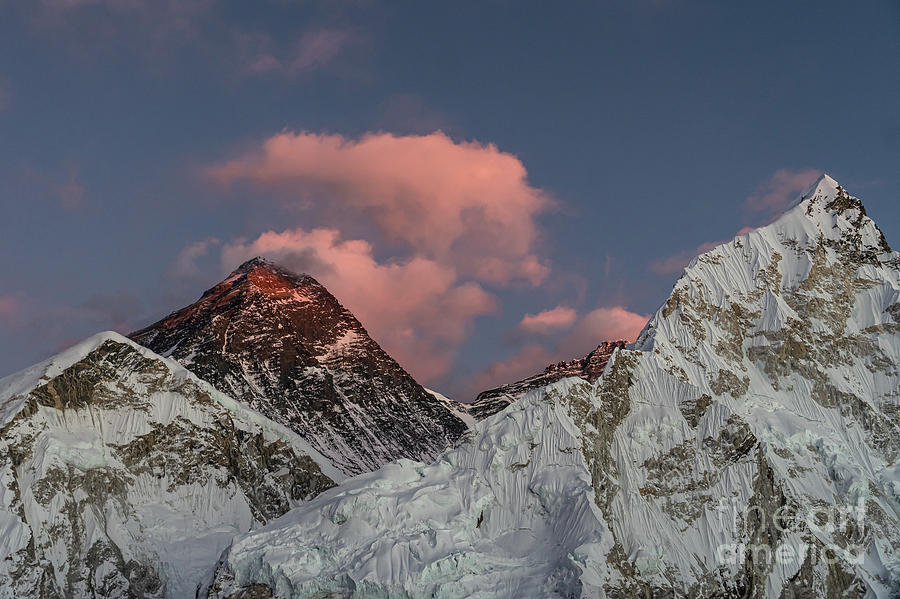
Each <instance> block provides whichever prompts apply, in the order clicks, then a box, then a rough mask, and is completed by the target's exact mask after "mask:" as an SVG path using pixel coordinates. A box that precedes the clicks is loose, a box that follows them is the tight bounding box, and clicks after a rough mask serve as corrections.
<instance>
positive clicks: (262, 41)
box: [237, 28, 363, 76]
mask: <svg viewBox="0 0 900 599" xmlns="http://www.w3.org/2000/svg"><path fill="white" fill-rule="evenodd" d="M362 41H363V40H362V37H361V36H359V35H358V34H355V33H353V32H351V31H349V30H346V29H337V28H324V29H311V30H308V31H305V32H303V33H302V34H301V35H300V37H299V39H297V41H296V43H295V44H294V45H293V47H292V48H291V49H284V48H280V47H278V44H276V43H275V41H274V40H273V39H272V38H271V37H269V36H268V35H265V34H256V33H247V32H238V33H237V45H238V48H239V49H240V50H241V51H242V54H243V55H244V58H243V60H242V62H243V63H244V64H245V66H244V70H245V71H246V72H249V73H252V74H257V75H261V74H266V73H278V74H282V75H290V76H296V75H300V74H302V73H305V72H308V71H314V70H316V69H320V68H322V67H324V66H326V65H328V64H329V63H330V62H332V61H334V60H335V59H336V58H338V56H339V55H340V54H342V53H343V52H344V51H345V50H346V49H347V48H349V47H350V46H353V45H357V44H359V43H361V42H362Z"/></svg>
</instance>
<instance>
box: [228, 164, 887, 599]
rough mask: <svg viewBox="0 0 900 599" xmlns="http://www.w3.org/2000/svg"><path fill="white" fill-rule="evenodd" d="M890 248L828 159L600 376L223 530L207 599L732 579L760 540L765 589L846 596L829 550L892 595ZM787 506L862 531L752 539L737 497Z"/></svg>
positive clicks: (704, 268) (718, 252)
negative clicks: (254, 593)
mask: <svg viewBox="0 0 900 599" xmlns="http://www.w3.org/2000/svg"><path fill="white" fill-rule="evenodd" d="M838 200H840V201H838ZM841 202H843V204H841ZM898 264H900V256H898V254H896V253H894V252H891V251H889V250H888V249H887V248H886V247H885V246H883V245H882V236H881V233H880V231H879V230H878V229H877V227H876V226H875V224H874V223H873V222H872V221H871V220H870V219H868V218H867V217H864V216H863V214H862V212H861V208H860V207H857V206H854V204H853V202H852V201H850V200H848V199H847V197H846V196H845V195H844V192H843V190H842V189H840V188H839V187H838V185H837V183H836V182H835V181H834V180H833V179H831V178H830V177H828V176H824V177H822V178H821V179H820V180H819V181H817V182H816V184H815V185H813V186H812V187H811V188H810V189H809V190H808V191H807V192H806V193H805V194H804V195H803V196H802V197H801V198H800V201H798V202H797V204H796V205H795V206H793V207H792V208H791V209H789V210H788V211H787V212H786V213H785V215H784V216H782V218H780V219H779V220H778V221H776V222H774V223H772V224H771V225H768V226H766V227H763V228H761V229H757V230H755V231H751V232H749V233H747V234H745V235H741V236H738V237H736V238H735V239H734V240H732V241H731V242H728V243H726V244H723V245H721V246H719V247H717V248H714V249H713V250H711V251H710V252H707V253H706V254H703V255H702V256H699V257H697V258H695V259H694V260H693V261H692V262H691V263H690V264H689V266H688V267H687V268H686V269H685V272H684V274H683V276H682V278H681V279H680V280H679V281H678V282H677V283H676V284H675V287H674V289H673V294H672V296H671V298H670V299H669V301H668V302H667V303H666V304H665V305H664V306H663V307H661V308H660V310H659V311H658V312H657V313H656V314H655V316H654V317H653V318H652V319H651V321H650V322H649V323H648V325H647V328H646V329H645V330H644V331H643V333H642V334H641V335H640V337H639V338H638V340H637V341H636V342H635V344H633V345H632V346H631V347H630V348H629V349H626V350H619V351H617V352H616V353H615V354H614V355H613V358H612V359H611V361H610V363H609V364H608V365H607V367H606V371H605V372H604V374H603V376H602V377H601V378H600V379H599V380H598V381H597V382H596V383H595V384H594V385H593V386H591V385H589V384H588V383H585V382H583V381H578V380H576V379H564V380H562V381H560V382H558V383H555V384H553V385H550V386H548V387H545V388H543V389H540V390H538V391H535V392H532V393H530V394H529V395H527V396H526V397H525V398H523V399H522V400H521V401H519V402H516V403H514V404H512V405H511V406H509V407H508V408H507V409H506V410H505V411H503V412H501V413H499V414H497V415H495V416H494V417H491V418H489V419H487V420H485V421H483V422H481V423H479V424H477V425H475V426H473V427H472V428H471V429H470V431H469V433H468V436H467V437H464V440H463V441H462V442H461V444H460V445H459V446H458V447H456V448H454V449H450V450H448V451H447V452H446V453H445V454H444V455H443V456H442V457H441V458H439V459H438V460H437V461H436V462H434V463H433V464H430V465H426V464H421V463H417V462H410V461H405V460H404V461H400V462H396V463H393V464H389V465H387V466H385V467H383V468H382V469H381V470H379V471H377V472H375V473H371V474H366V475H361V476H358V477H355V478H352V479H349V480H348V481H346V482H345V483H344V484H343V485H342V486H340V487H338V488H336V489H333V490H331V491H328V492H326V493H324V494H323V495H321V496H320V497H318V498H317V499H316V500H314V501H312V502H310V503H308V504H306V505H304V506H301V507H299V508H297V509H296V510H294V511H292V512H290V513H288V514H286V515H285V516H284V517H282V518H280V519H278V520H276V521H274V522H272V523H270V524H269V525H267V526H266V527H264V528H262V529H260V530H258V531H253V532H251V533H249V534H246V535H243V536H240V537H238V538H237V539H236V540H235V542H234V543H233V545H232V546H231V547H230V548H229V550H228V551H227V552H226V554H225V556H224V558H223V562H222V565H221V567H220V569H219V571H218V573H217V576H216V586H214V587H213V588H214V593H213V594H212V596H214V597H227V596H229V594H230V593H231V592H232V591H235V590H239V589H241V588H246V587H247V586H249V585H251V584H254V583H257V584H263V585H268V586H269V587H270V588H271V589H273V590H274V591H275V593H276V596H278V597H309V596H312V595H314V594H315V593H322V594H327V593H329V592H332V593H336V594H340V593H350V592H353V596H355V597H384V596H409V597H468V596H482V597H550V596H584V597H603V596H606V593H607V590H609V589H616V590H618V591H619V592H620V593H621V592H624V591H625V590H627V589H636V588H646V589H648V590H650V589H657V590H659V592H665V591H671V590H674V591H675V592H676V593H678V594H681V595H685V596H697V595H704V594H713V593H721V594H726V595H727V594H728V593H730V592H735V587H736V585H738V584H741V583H742V581H745V579H743V578H742V577H743V576H744V575H745V573H744V568H745V566H746V562H745V555H744V553H743V551H744V550H745V548H747V547H748V546H750V545H757V544H759V543H761V542H763V540H766V539H767V540H768V541H769V542H770V545H769V546H767V547H766V549H768V550H770V551H771V553H770V555H771V556H773V557H772V561H771V563H766V562H765V561H761V562H760V563H761V564H762V565H763V566H764V568H763V569H762V570H760V571H758V574H759V576H760V578H759V580H760V581H761V582H760V583H759V585H760V586H759V588H758V589H757V593H758V595H759V596H763V597H771V598H775V597H779V596H781V595H782V592H783V590H784V589H785V588H786V587H787V586H788V585H789V584H791V583H790V582H789V581H790V580H791V579H792V578H794V577H795V576H798V573H799V572H800V570H801V568H802V567H805V568H808V569H809V572H808V574H807V575H808V576H809V581H808V582H807V583H804V584H807V585H808V588H807V589H806V591H807V592H811V593H814V594H815V595H816V596H825V595H826V594H831V595H837V594H841V593H842V592H843V589H841V588H840V587H838V586H835V585H838V584H839V581H838V580H837V579H836V578H834V577H833V576H831V575H830V574H829V570H828V569H827V568H826V566H825V565H824V564H823V563H822V562H821V561H815V560H813V561H812V562H810V563H809V564H806V565H804V560H803V555H804V554H805V553H806V552H811V551H821V550H822V549H824V548H830V549H833V550H835V551H837V552H838V555H843V556H845V559H844V561H842V562H841V564H840V566H839V567H840V568H842V569H844V570H846V571H849V572H850V573H852V577H851V578H855V580H856V582H857V583H858V584H859V585H860V588H861V594H862V596H865V597H877V598H885V599H886V598H887V597H891V596H895V593H896V592H897V591H898V589H900V501H898V493H900V479H898V475H900V468H898V467H897V465H896V459H897V457H898V454H900V422H898V420H897V418H898V416H897V415H898V399H897V398H898V397H900V373H898V365H900V335H898V331H900V322H896V321H895V320H894V316H892V310H893V311H895V312H896V311H897V302H898V298H900V269H898ZM778 352H782V354H778ZM779 355H780V356H781V357H780V358H772V357H773V356H779ZM623 372H625V373H626V374H622V373H623ZM626 375H627V376H626ZM626 380H627V381H629V382H625V383H623V382H622V381H626ZM704 398H705V400H704ZM701 400H703V401H705V402H706V403H705V404H703V406H705V407H703V408H702V409H701V408H698V407H697V406H700V405H701V404H700V402H701ZM585 405H587V406H589V408H588V414H593V416H590V417H585V418H581V417H577V409H576V408H575V406H581V408H580V409H584V406H585ZM688 416H691V418H693V419H694V420H689V418H688ZM588 460H589V461H590V463H588ZM767 481H771V483H769V482H767ZM592 485H593V488H592ZM595 488H596V489H597V493H596V494H595V493H594V490H595ZM607 491H608V493H607ZM782 504H784V505H786V506H789V507H792V508H794V509H796V510H797V513H798V517H800V519H801V520H802V517H803V516H807V517H808V516H809V514H808V512H809V510H810V509H824V508H829V509H831V510H832V511H834V512H836V513H839V514H840V513H849V514H856V515H858V516H860V518H861V521H863V522H864V527H863V530H864V537H863V539H862V541H863V543H862V545H861V546H860V547H859V548H858V550H856V551H855V552H854V551H851V552H850V554H849V555H848V554H847V552H846V551H845V550H844V548H848V547H849V548H850V549H853V546H852V544H851V545H848V544H847V538H846V537H845V536H844V535H845V533H846V532H847V529H846V528H843V529H842V528H841V527H840V526H832V527H820V526H809V527H808V528H807V529H803V528H802V527H801V528H798V529H796V530H785V531H782V532H781V533H779V534H774V535H773V536H770V537H766V538H765V539H763V540H760V538H757V537H756V536H754V535H755V530H752V527H749V526H748V523H747V520H746V519H747V518H748V517H749V516H747V514H748V513H749V511H748V510H752V509H759V510H762V511H763V513H766V509H767V508H768V509H772V508H771V506H780V505H782ZM753 506H756V508H754V507H753ZM860 510H862V512H865V513H861V512H860ZM482 516H483V519H482ZM766 517H768V518H771V517H773V514H771V513H766ZM479 520H481V526H478V522H479ZM807 521H809V520H808V519H807ZM729 555H732V556H733V559H731V558H730V557H729ZM774 556H780V557H779V558H778V559H775V557H774ZM857 558H858V559H857ZM809 585H811V586H809ZM701 590H702V592H701Z"/></svg>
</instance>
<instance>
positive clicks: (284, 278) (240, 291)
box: [131, 258, 466, 474]
mask: <svg viewBox="0 0 900 599" xmlns="http://www.w3.org/2000/svg"><path fill="white" fill-rule="evenodd" d="M131 338H132V339H134V340H135V341H137V342H138V343H141V344H143V345H145V346H147V347H148V348H150V349H152V350H153V351H156V352H157V353H160V354H162V355H165V356H171V357H172V358H174V359H175V360H178V361H179V362H181V363H182V364H183V365H184V366H186V367H187V368H188V369H189V370H191V371H192V372H194V373H195V374H196V375H197V376H199V377H200V378H202V379H204V380H206V381H208V382H209V383H211V384H212V385H213V386H215V387H216V388H217V389H219V390H220V391H222V392H223V393H226V394H228V395H230V396H231V397H234V398H236V399H238V400H240V401H243V402H244V403H246V404H247V405H248V406H250V407H251V408H253V409H255V410H257V411H259V412H261V413H262V414H263V415H265V416H267V417H269V418H271V419H273V420H275V421H277V422H280V423H282V424H284V425H285V426H287V427H289V428H290V429H292V430H294V431H295V432H297V433H299V434H300V435H301V436H303V437H304V438H306V439H307V440H308V441H309V442H310V444H311V445H312V446H313V447H314V448H315V449H317V450H318V451H319V452H321V453H322V454H323V455H325V456H326V457H327V458H329V459H330V460H332V462H333V463H334V465H335V466H337V467H338V468H339V469H341V470H342V471H344V472H346V473H347V474H358V473H360V472H365V471H369V470H374V469H376V468H378V467H379V466H381V465H382V464H384V463H386V462H389V461H391V460H394V459H397V458H401V457H405V458H411V459H416V460H422V461H426V462H427V461H430V460H431V459H433V458H434V457H435V456H437V455H438V454H439V453H440V452H441V451H442V450H443V449H444V448H445V447H447V446H448V445H449V444H451V443H453V442H454V441H455V440H456V439H457V438H458V437H459V436H460V435H461V434H462V433H463V432H464V431H465V430H466V425H465V424H464V423H463V421H462V420H460V419H459V418H458V417H457V416H455V415H454V414H453V413H452V411H451V410H450V409H448V407H447V406H446V404H445V403H443V402H441V401H440V400H438V399H435V397H434V396H433V395H431V394H430V393H428V392H427V391H426V390H425V389H424V388H423V387H422V386H421V385H419V384H418V383H417V382H416V381H415V380H414V379H413V378H412V377H411V376H410V375H409V374H408V373H407V372H406V371H405V370H404V369H403V368H402V367H401V366H400V365H399V364H398V363H397V362H396V361H395V360H394V359H393V358H391V357H390V356H389V355H388V354H387V353H386V352H385V351H384V350H383V349H382V348H381V347H380V346H379V345H378V344H377V343H376V342H375V341H374V340H373V339H372V338H371V337H370V336H369V334H368V333H367V332H366V330H365V329H364V328H363V326H362V324H360V322H359V321H358V320H357V319H356V317H355V316H353V314H351V313H350V312H349V311H348V310H347V309H346V308H344V307H343V306H342V305H341V304H340V303H339V302H338V300H337V299H335V297H334V296H333V295H331V293H329V292H328V290H327V289H326V288H325V287H324V286H322V285H321V284H319V283H318V282H317V281H316V280H315V279H313V278H312V277H310V276H308V275H297V274H294V273H292V272H290V271H288V270H286V269H284V268H282V267H280V266H278V265H276V264H273V263H271V262H269V261H266V260H264V259H262V258H254V259H253V260H250V261H248V262H246V263H244V264H242V265H241V266H240V267H238V269H237V270H235V271H234V272H232V273H231V274H230V275H229V276H228V277H227V278H226V279H225V280H224V281H222V282H221V283H219V284H218V285H216V286H215V287H213V288H212V289H209V290H208V291H206V293H204V294H203V296H202V297H201V298H200V299H199V300H198V301H197V302H196V303H194V304H191V305H190V306H188V307H186V308H183V309H181V310H179V311H177V312H174V313H172V314H170V315H169V316H167V317H166V318H164V319H162V320H160V321H159V322H157V323H155V324H153V325H150V326H149V327H147V328H145V329H143V330H140V331H137V332H135V333H132V334H131Z"/></svg>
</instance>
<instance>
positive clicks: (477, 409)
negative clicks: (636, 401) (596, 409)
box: [468, 341, 625, 420]
mask: <svg viewBox="0 0 900 599" xmlns="http://www.w3.org/2000/svg"><path fill="white" fill-rule="evenodd" d="M624 347H625V342H624V341H604V342H603V343H601V344H600V345H598V346H597V348H596V349H595V350H594V351H592V352H591V353H589V354H588V355H587V356H585V357H583V358H576V359H575V360H572V361H570V362H558V363H556V364H551V365H549V366H547V368H545V369H544V372H542V373H540V374H535V375H532V376H530V377H528V378H525V379H522V380H521V381H516V382H515V383H507V384H506V385H501V386H500V387H496V388H494V389H488V390H487V391H482V392H481V393H479V394H478V397H477V398H475V402H474V403H472V405H471V406H469V408H468V411H469V414H471V415H472V417H473V418H475V420H484V419H485V418H488V417H489V416H493V415H494V414H496V413H498V412H502V411H503V410H505V409H506V407H507V406H508V405H509V404H511V403H512V402H514V401H516V400H517V399H519V398H521V397H522V396H523V395H525V394H526V393H528V392H529V391H533V390H535V389H539V388H540V387H544V386H546V385H549V384H550V383H555V382H556V381H558V380H560V379H563V378H565V377H567V376H577V377H580V378H583V379H585V380H586V381H590V382H592V383H593V382H594V381H596V380H597V379H598V378H600V375H601V374H603V369H604V368H606V364H607V362H609V358H610V356H612V354H613V352H614V351H615V350H616V349H617V348H618V349H623V348H624Z"/></svg>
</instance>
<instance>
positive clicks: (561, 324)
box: [519, 306, 577, 335]
mask: <svg viewBox="0 0 900 599" xmlns="http://www.w3.org/2000/svg"><path fill="white" fill-rule="evenodd" d="M576 316H577V314H576V312H575V310H573V309H572V308H569V307H568V306H556V307H555V308H551V309H550V310H544V311H543V312H538V313H537V314H526V315H525V316H523V317H522V320H521V322H519V330H520V331H522V332H523V333H535V334H538V335H546V334H547V333H551V332H556V331H559V330H562V329H566V328H568V327H570V326H572V324H573V323H574V322H575V318H576Z"/></svg>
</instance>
